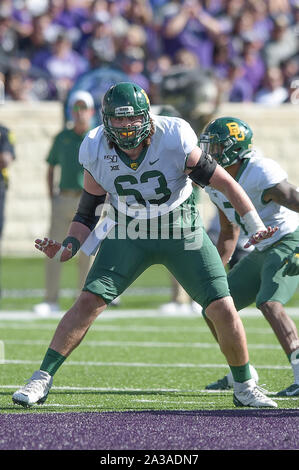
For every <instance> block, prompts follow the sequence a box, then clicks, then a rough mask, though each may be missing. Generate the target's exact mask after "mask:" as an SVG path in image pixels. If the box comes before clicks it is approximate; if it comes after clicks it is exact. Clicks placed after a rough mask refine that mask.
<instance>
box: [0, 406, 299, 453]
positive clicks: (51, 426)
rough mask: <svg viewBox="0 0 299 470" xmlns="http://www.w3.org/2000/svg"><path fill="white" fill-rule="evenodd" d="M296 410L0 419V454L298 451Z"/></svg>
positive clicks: (9, 416) (4, 416)
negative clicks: (39, 451) (29, 452)
mask: <svg viewBox="0 0 299 470" xmlns="http://www.w3.org/2000/svg"><path fill="white" fill-rule="evenodd" d="M298 429H299V410H293V409H292V410H286V409H285V410H224V411H148V412H122V413H120V412H104V413H95V412H92V413H39V414H36V413H29V412H28V413H26V412H23V411H22V412H21V413H20V414H16V413H14V414H2V415H0V449H1V450H22V449H23V450H103V449H105V450H108V449H110V450H145V449H146V450H162V449H164V450H165V449H168V450H172V449H176V450H182V449H183V450H201V449H202V450H214V449H215V450H216V449H218V450H238V449H239V450H242V449H243V450H262V449H264V450H278V449H281V450H290V449H299V434H298Z"/></svg>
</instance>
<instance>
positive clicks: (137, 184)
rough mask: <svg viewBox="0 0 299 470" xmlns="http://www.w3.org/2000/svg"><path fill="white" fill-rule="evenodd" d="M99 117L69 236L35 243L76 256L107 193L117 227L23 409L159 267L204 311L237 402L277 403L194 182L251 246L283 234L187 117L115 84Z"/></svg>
mask: <svg viewBox="0 0 299 470" xmlns="http://www.w3.org/2000/svg"><path fill="white" fill-rule="evenodd" d="M102 114H103V124H102V125H100V126H99V127H97V128H95V129H93V130H91V131H90V132H89V133H88V134H87V136H86V137H85V139H84V141H83V142H82V144H81V147H80V151H79V160H80V162H81V163H82V165H83V166H84V169H85V176H84V191H83V194H82V198H81V201H80V203H79V206H78V210H77V213H76V214H75V216H74V219H73V222H72V223H71V225H70V228H69V232H68V234H67V237H66V238H65V240H64V241H63V242H62V243H60V242H57V241H55V240H49V239H47V238H44V239H37V240H36V241H35V243H36V245H35V246H36V248H37V249H39V250H41V251H43V252H44V253H45V254H46V255H47V256H48V257H50V258H56V259H58V261H61V262H65V261H67V260H69V259H70V258H72V257H73V256H74V255H75V254H76V252H77V251H78V250H79V249H80V247H81V246H82V244H83V243H85V242H86V241H87V238H88V239H90V236H93V234H94V233H95V226H96V224H97V222H98V218H99V217H100V216H101V212H100V210H99V208H100V207H101V205H102V204H103V202H104V200H105V198H106V195H108V196H109V201H110V204H111V210H112V212H113V216H114V217H115V219H114V222H115V224H114V226H113V228H111V232H109V233H108V231H107V236H106V237H105V238H104V239H103V240H102V241H101V244H100V248H99V249H98V252H97V255H96V258H95V260H94V263H93V265H92V268H91V269H90V271H89V274H88V276H87V279H86V282H85V286H84V288H83V291H82V293H81V294H80V296H79V298H78V299H77V301H76V302H75V303H74V305H73V306H72V307H71V308H70V309H69V310H68V311H67V312H66V314H65V315H64V316H63V318H62V319H61V321H60V322H59V324H58V327H57V329H56V331H55V333H54V336H53V339H52V341H51V343H50V345H49V348H48V350H47V352H46V354H45V357H44V359H43V361H42V364H41V366H40V369H39V370H37V371H35V372H34V374H33V375H32V377H31V379H30V380H29V382H28V383H27V384H26V385H25V386H24V387H22V388H20V389H19V390H18V391H16V392H15V393H14V394H13V398H12V399H13V402H14V403H16V404H19V405H22V406H24V407H28V406H32V405H34V404H35V403H42V402H44V401H45V399H46V398H47V395H48V392H49V390H50V388H51V385H52V382H53V376H54V374H55V373H56V371H57V370H58V368H59V367H60V366H61V364H62V363H63V362H64V360H65V359H66V358H67V357H68V356H69V355H70V353H71V352H72V351H73V350H74V348H76V347H77V346H78V345H79V343H80V342H81V340H82V339H83V337H84V336H85V334H86V333H87V331H88V329H89V327H90V326H91V324H92V322H93V321H94V320H95V319H96V318H97V316H98V315H99V314H100V313H101V312H102V311H103V310H104V309H105V308H106V306H107V305H108V304H109V303H110V302H111V301H112V300H113V299H115V298H116V297H117V296H119V295H120V294H121V293H122V292H123V291H124V290H125V289H126V288H127V287H128V286H129V285H130V284H131V283H132V282H133V281H134V280H135V279H136V278H137V277H138V276H139V275H140V274H141V273H142V272H143V271H144V270H145V269H147V268H148V267H149V266H151V265H152V264H155V263H158V264H163V265H165V266H166V267H167V268H168V269H169V271H170V272H171V273H172V274H173V275H174V276H175V277H176V279H177V280H178V281H179V282H180V283H181V284H182V286H183V287H184V288H185V290H186V291H187V292H188V294H189V295H190V297H192V299H194V301H196V302H198V303H199V304H200V305H202V306H203V308H205V311H206V315H207V316H208V317H209V319H210V320H211V322H212V323H213V325H214V327H215V330H216V331H217V337H218V339H219V344H220V348H221V351H222V352H223V354H224V356H225V358H226V360H227V363H228V364H229V366H230V368H231V370H232V374H233V377H234V403H235V405H236V406H250V407H257V408H259V407H276V406H277V404H276V403H275V402H274V401H273V400H271V399H270V398H268V397H267V396H266V395H265V394H263V393H262V391H261V390H260V389H259V387H258V386H257V385H256V383H255V381H254V380H253V379H252V377H251V374H250V367H249V357H248V350H247V343H246V336H245V332H244V328H243V325H242V322H241V320H240V317H239V316H238V314H237V312H236V309H235V307H234V304H233V301H232V299H231V297H230V295H229V290H228V285H227V276H226V272H225V269H224V267H223V265H222V263H221V259H220V256H219V254H218V252H217V249H216V247H215V246H214V245H213V243H212V242H211V241H210V239H209V237H208V235H207V234H206V233H205V231H204V229H203V226H202V222H201V219H200V216H199V213H198V211H197V209H196V207H195V204H194V200H193V197H194V195H193V192H192V181H194V182H195V183H196V184H200V185H202V186H205V185H209V184H210V185H211V186H212V187H213V188H215V189H217V190H219V191H223V192H224V193H225V195H226V197H227V199H228V200H229V201H230V203H231V204H232V206H233V207H234V208H235V210H236V211H237V213H238V214H239V215H240V217H242V218H243V221H244V224H245V226H246V230H247V231H248V238H249V241H248V243H249V244H255V243H258V242H260V241H261V240H263V239H267V238H268V237H271V236H272V235H274V233H275V231H276V228H275V227H273V228H272V227H268V228H267V229H266V227H265V225H264V224H263V222H262V221H261V219H260V217H259V216H258V214H257V212H256V210H255V209H254V206H253V204H252V202H251V201H250V199H249V198H248V196H247V195H246V193H245V192H244V191H243V190H242V188H241V187H240V186H239V184H238V183H237V182H236V181H235V180H234V179H233V178H232V177H231V176H230V175H229V174H228V173H227V172H226V171H225V170H224V169H223V168H222V167H221V166H220V165H218V164H217V163H216V161H215V160H214V159H212V158H211V157H210V156H209V155H208V154H207V153H206V152H204V151H202V150H201V149H200V148H199V147H198V146H197V142H198V139H197V136H196V134H195V132H194V131H193V130H192V128H191V127H190V125H189V124H188V123H187V122H186V121H185V120H183V119H181V118H176V117H166V116H154V115H152V114H151V112H150V102H149V99H148V96H147V95H146V93H145V92H144V90H143V89H141V88H140V87H139V86H137V85H135V84H134V83H129V82H122V83H118V84H117V85H114V86H112V87H111V88H110V89H109V90H108V91H107V92H106V93H105V95H104V98H103V104H102ZM110 212H111V211H110ZM95 214H97V215H95ZM110 220H111V219H110ZM166 221H167V222H166ZM104 222H105V219H104V221H103V222H102V223H104ZM99 225H101V224H99ZM111 227H112V226H111ZM140 227H142V228H141V229H140ZM153 227H156V228H157V230H154V229H153ZM97 229H98V227H96V230H97ZM134 229H135V230H134ZM166 229H168V231H169V233H168V234H167V236H165V234H166ZM178 229H179V230H178ZM178 234H179V235H180V236H178ZM137 235H139V236H137ZM53 262H55V261H53Z"/></svg>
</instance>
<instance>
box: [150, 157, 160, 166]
mask: <svg viewBox="0 0 299 470" xmlns="http://www.w3.org/2000/svg"><path fill="white" fill-rule="evenodd" d="M158 160H160V158H157V160H155V161H153V162H149V164H150V165H154V163H156V162H157V161H158Z"/></svg>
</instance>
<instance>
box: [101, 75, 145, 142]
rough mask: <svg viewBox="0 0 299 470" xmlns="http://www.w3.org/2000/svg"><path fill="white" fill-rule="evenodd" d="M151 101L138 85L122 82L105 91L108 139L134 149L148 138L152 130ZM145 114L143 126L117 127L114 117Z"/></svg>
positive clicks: (104, 114)
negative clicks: (112, 119) (113, 124)
mask: <svg viewBox="0 0 299 470" xmlns="http://www.w3.org/2000/svg"><path fill="white" fill-rule="evenodd" d="M149 111H150V102H149V99H148V96H147V94H146V92H145V91H144V90H143V89H142V88H141V87H140V86H138V85H136V84H134V83H130V82H121V83H118V84H116V85H113V86H112V87H111V88H109V90H108V91H107V92H106V93H105V95H104V98H103V104H102V114H103V124H104V132H105V135H106V137H107V139H108V140H110V141H111V142H114V143H115V144H117V145H118V146H119V147H121V148H123V149H133V148H136V147H138V145H139V144H140V143H141V142H142V141H143V140H144V139H146V137H147V136H148V135H149V133H150V130H151V122H150V115H149ZM127 116H143V123H142V125H141V126H130V127H115V126H112V125H111V118H112V117H116V118H117V117H127Z"/></svg>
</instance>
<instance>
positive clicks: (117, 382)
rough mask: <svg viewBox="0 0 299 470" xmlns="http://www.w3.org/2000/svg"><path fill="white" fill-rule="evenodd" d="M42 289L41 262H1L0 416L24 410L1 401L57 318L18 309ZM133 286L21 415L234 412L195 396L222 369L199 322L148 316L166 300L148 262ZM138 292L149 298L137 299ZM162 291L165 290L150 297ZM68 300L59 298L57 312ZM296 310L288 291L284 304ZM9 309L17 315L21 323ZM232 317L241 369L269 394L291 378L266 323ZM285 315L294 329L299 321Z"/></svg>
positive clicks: (68, 285) (165, 285) (162, 280)
mask: <svg viewBox="0 0 299 470" xmlns="http://www.w3.org/2000/svg"><path fill="white" fill-rule="evenodd" d="M75 274H76V271H75V269H74V264H73V263H72V262H70V263H69V265H65V269H64V272H63V277H62V287H63V288H64V289H74V288H75V285H76V277H75ZM43 287H44V272H43V262H42V260H41V259H39V258H35V259H30V260H28V259H4V260H3V262H2V290H3V293H4V294H5V295H4V297H3V298H2V300H1V310H0V340H2V341H4V346H5V361H4V363H2V364H0V412H1V413H24V409H23V408H21V407H17V406H15V405H13V404H12V401H11V395H12V393H13V392H14V391H15V390H16V389H17V388H18V387H19V386H21V385H22V384H23V383H24V381H25V380H26V379H28V378H29V377H30V376H31V374H32V372H33V371H34V370H36V369H38V368H39V366H40V363H41V360H42V358H43V356H44V353H45V351H46V349H47V347H48V345H49V342H50V340H51V338H52V335H53V332H54V330H55V328H56V325H57V323H58V318H44V319H40V318H35V317H34V315H27V314H26V313H25V311H26V310H27V311H30V309H31V308H32V306H33V305H34V303H36V302H39V301H41V300H42V296H38V295H33V296H32V297H30V292H31V291H34V292H35V290H38V289H40V290H42V289H43ZM133 288H134V289H135V294H134V295H133V294H132V295H129V293H128V294H126V295H124V296H123V298H122V305H121V310H119V309H118V308H109V309H107V310H106V312H105V313H104V314H103V315H102V316H101V317H100V318H98V319H97V320H96V321H95V323H94V324H93V325H92V327H91V328H90V330H89V332H88V334H87V336H86V337H85V339H84V340H83V342H82V344H81V345H80V346H79V348H77V349H76V350H75V351H74V352H73V354H72V355H71V356H70V357H69V358H68V359H67V360H66V362H65V363H64V364H63V366H62V367H61V369H60V370H59V371H58V372H57V374H56V375H55V379H54V384H53V387H52V389H51V392H50V394H49V397H48V399H47V401H46V403H45V404H44V405H42V406H36V407H34V408H31V409H30V410H26V412H28V413H43V412H62V411H68V412H70V411H91V412H92V411H124V410H198V409H208V410H213V409H232V408H234V406H233V403H232V392H231V391H225V392H221V393H219V392H208V391H205V390H204V388H205V385H206V384H208V383H210V382H212V381H214V380H216V379H218V378H220V377H222V376H223V375H224V374H225V373H226V371H227V367H226V365H225V359H224V357H223V355H222V354H221V352H220V350H219V348H218V345H216V343H215V342H214V340H213V338H212V336H211V334H210V332H209V330H208V328H207V327H206V324H205V321H204V320H203V318H202V317H201V316H195V315H190V316H185V317H182V316H181V317H180V316H159V315H158V312H157V307H158V306H159V305H160V304H161V302H165V301H168V300H169V291H168V290H169V275H168V273H167V271H166V270H165V269H164V268H162V267H161V266H154V267H152V268H151V269H149V270H148V271H147V272H145V273H144V274H143V276H141V277H140V278H139V279H138V280H137V281H136V282H135V283H134V285H133V286H132V289H133ZM138 289H140V290H141V292H142V289H145V290H144V292H147V291H148V292H149V293H148V294H143V295H140V294H138ZM163 289H166V293H162V294H159V292H160V291H161V290H162V291H163ZM167 289H168V290H167ZM133 292H134V290H133ZM136 292H137V294H136ZM156 292H157V293H156ZM9 295H11V296H9ZM20 295H21V296H20ZM72 301H73V299H72V298H70V297H64V298H62V299H61V308H62V309H65V308H67V307H68V306H69V305H70V304H71V303H72ZM298 304H299V302H298V296H297V294H296V296H294V299H292V302H290V304H289V306H291V307H296V306H297V305H298ZM123 309H130V311H129V312H124V311H123ZM134 309H139V310H135V311H134ZM140 309H142V310H143V311H141V310H140ZM13 310H24V314H23V317H22V318H20V317H21V315H18V316H17V314H16V313H14V312H13ZM4 313H6V315H5V316H4ZM10 315H11V316H10ZM242 318H243V322H244V325H245V328H246V332H247V339H248V345H249V352H250V358H251V363H252V364H254V365H255V366H256V367H257V370H258V373H259V376H260V384H261V385H262V384H265V388H267V389H268V390H269V393H271V394H274V393H275V392H277V391H278V390H281V389H282V388H285V387H286V386H288V385H290V384H291V383H292V382H293V375H292V372H291V368H290V366H289V364H288V361H287V359H286V357H285V354H284V353H283V351H282V349H281V347H280V346H279V344H278V342H277V340H276V338H275V336H274V333H273V332H272V330H271V329H270V327H269V325H268V323H267V322H266V320H265V319H264V318H263V317H262V316H261V315H258V316H256V317H243V316H242ZM293 319H294V321H295V323H296V324H297V327H299V317H297V316H294V317H293ZM277 403H278V406H279V408H297V407H298V398H293V399H291V398H286V399H285V398H279V399H277Z"/></svg>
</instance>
